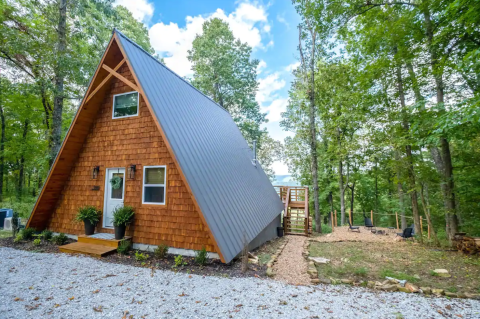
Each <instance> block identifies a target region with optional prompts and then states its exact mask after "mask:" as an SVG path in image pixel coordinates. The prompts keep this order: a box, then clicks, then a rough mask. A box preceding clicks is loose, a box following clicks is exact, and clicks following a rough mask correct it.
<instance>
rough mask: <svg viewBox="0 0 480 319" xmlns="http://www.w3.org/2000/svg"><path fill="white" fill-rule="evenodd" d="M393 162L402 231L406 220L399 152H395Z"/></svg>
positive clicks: (405, 225)
mask: <svg viewBox="0 0 480 319" xmlns="http://www.w3.org/2000/svg"><path fill="white" fill-rule="evenodd" d="M395 160H396V161H397V191H398V204H399V208H400V218H401V224H402V229H405V228H407V218H406V217H405V199H404V192H403V185H402V169H401V166H400V163H401V157H400V151H398V150H395Z"/></svg>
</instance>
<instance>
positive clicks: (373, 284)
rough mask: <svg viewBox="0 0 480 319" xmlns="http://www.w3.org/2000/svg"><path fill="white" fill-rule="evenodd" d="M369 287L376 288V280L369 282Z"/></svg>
mask: <svg viewBox="0 0 480 319" xmlns="http://www.w3.org/2000/svg"><path fill="white" fill-rule="evenodd" d="M367 287H368V288H374V287H375V282H374V281H369V282H367Z"/></svg>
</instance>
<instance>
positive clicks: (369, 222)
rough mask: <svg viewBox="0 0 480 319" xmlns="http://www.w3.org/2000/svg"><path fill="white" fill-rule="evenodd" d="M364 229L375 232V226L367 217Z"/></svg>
mask: <svg viewBox="0 0 480 319" xmlns="http://www.w3.org/2000/svg"><path fill="white" fill-rule="evenodd" d="M365 227H366V228H368V229H370V230H375V226H374V225H373V223H372V220H371V219H370V218H368V217H365Z"/></svg>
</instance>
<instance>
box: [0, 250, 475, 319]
mask: <svg viewBox="0 0 480 319" xmlns="http://www.w3.org/2000/svg"><path fill="white" fill-rule="evenodd" d="M0 269H2V272H1V273H0V317H1V318H2V319H3V318H15V319H18V318H40V317H47V318H121V317H122V316H124V314H126V312H127V311H128V314H127V316H125V318H130V315H132V316H133V317H132V318H141V317H142V316H144V317H145V318H229V317H231V318H312V317H316V316H318V317H320V318H355V319H359V318H374V317H376V318H445V317H447V318H479V317H480V302H479V301H474V300H459V299H458V300H448V299H444V298H442V299H438V298H425V297H423V296H419V295H414V294H404V293H388V294H387V293H376V292H370V291H367V290H365V289H363V288H352V287H347V286H315V287H313V286H310V287H307V286H290V285H286V284H283V283H280V282H276V281H273V280H270V279H258V278H234V279H230V278H218V277H202V276H197V275H188V274H175V273H174V272H171V271H157V272H155V273H154V274H153V276H152V271H151V270H150V269H145V268H136V267H131V266H125V265H119V264H111V263H105V262H101V261H99V260H96V259H93V258H89V257H73V256H68V255H64V254H47V253H31V252H26V251H20V250H14V249H11V248H0ZM399 313H401V314H402V315H403V317H400V316H399V315H398V314H399ZM457 315H460V316H457Z"/></svg>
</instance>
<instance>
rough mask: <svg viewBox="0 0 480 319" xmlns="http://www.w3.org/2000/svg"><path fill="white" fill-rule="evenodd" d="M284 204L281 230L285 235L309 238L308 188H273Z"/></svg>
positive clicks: (310, 230) (310, 231)
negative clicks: (282, 229)
mask: <svg viewBox="0 0 480 319" xmlns="http://www.w3.org/2000/svg"><path fill="white" fill-rule="evenodd" d="M274 187H275V189H276V190H277V193H278V196H280V198H281V199H282V202H283V203H284V204H285V209H284V212H283V228H284V231H285V234H286V235H304V236H309V235H310V234H311V233H312V218H311V217H310V216H309V214H308V187H301V186H274Z"/></svg>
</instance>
